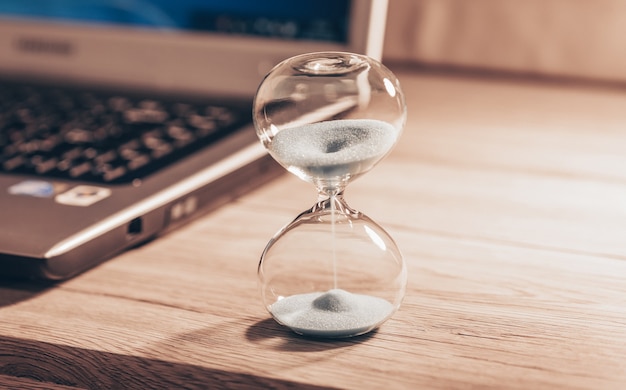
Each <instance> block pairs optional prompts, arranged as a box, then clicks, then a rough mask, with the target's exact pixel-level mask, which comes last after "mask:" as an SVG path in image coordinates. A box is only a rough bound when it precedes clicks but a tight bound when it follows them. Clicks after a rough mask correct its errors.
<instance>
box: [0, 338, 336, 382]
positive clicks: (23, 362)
mask: <svg viewBox="0 0 626 390" xmlns="http://www.w3.org/2000/svg"><path fill="white" fill-rule="evenodd" d="M0 351H2V353H0V387H2V388H7V387H8V388H11V387H13V388H15V387H16V386H17V385H18V384H23V383H24V381H25V380H30V382H37V383H40V384H41V387H37V388H44V387H46V388H47V386H50V385H56V386H59V385H63V386H72V387H81V388H88V389H111V388H132V389H157V388H158V389H167V388H185V389H216V388H219V389H268V388H278V389H296V388H297V389H327V388H328V387H321V386H314V385H308V384H304V383H296V382H291V381H286V380H279V379H273V378H267V377H262V376H255V375H250V374H244V373H237V372H231V371H225V370H219V369H215V368H207V367H201V366H197V365H191V364H183V363H177V362H168V361H164V360H159V359H151V358H145V357H139V356H127V355H122V354H117V353H110V352H102V351H94V350H89V349H84V348H76V347H70V346H66V345H59V344H53V343H45V342H38V341H32V340H24V339H18V338H10V337H9V338H6V337H3V338H1V339H0Z"/></svg>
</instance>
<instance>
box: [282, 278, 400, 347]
mask: <svg viewBox="0 0 626 390" xmlns="http://www.w3.org/2000/svg"><path fill="white" fill-rule="evenodd" d="M270 311H271V313H272V315H273V316H274V318H275V319H276V320H277V321H278V322H280V323H281V324H283V325H285V326H287V327H289V328H291V329H292V330H293V331H294V332H296V333H299V334H302V335H307V336H316V337H349V336H356V335H359V334H363V333H366V332H369V331H370V330H372V329H374V328H375V327H376V326H378V325H380V324H381V323H382V322H383V321H384V320H385V319H387V317H389V316H390V315H391V313H392V312H393V305H392V304H391V303H389V302H388V301H386V300H384V299H382V298H378V297H373V296H369V295H362V294H352V293H349V292H347V291H345V290H341V289H334V290H329V291H327V292H325V293H319V292H318V293H310V294H296V295H292V296H289V297H285V298H283V299H281V300H279V301H277V302H275V303H274V304H272V306H271V307H270Z"/></svg>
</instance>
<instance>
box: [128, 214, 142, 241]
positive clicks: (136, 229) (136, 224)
mask: <svg viewBox="0 0 626 390" xmlns="http://www.w3.org/2000/svg"><path fill="white" fill-rule="evenodd" d="M142 230H143V222H142V220H141V217H137V218H135V219H133V220H132V221H130V223H129V224H128V228H127V230H126V233H127V234H128V236H129V238H130V237H133V236H136V235H137V234H139V233H141V231H142Z"/></svg>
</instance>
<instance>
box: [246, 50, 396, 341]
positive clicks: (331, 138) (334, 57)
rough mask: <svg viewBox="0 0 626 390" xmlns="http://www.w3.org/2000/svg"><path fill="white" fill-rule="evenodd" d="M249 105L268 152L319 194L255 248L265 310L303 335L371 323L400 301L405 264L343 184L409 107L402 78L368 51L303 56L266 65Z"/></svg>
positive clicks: (341, 333)
mask: <svg viewBox="0 0 626 390" xmlns="http://www.w3.org/2000/svg"><path fill="white" fill-rule="evenodd" d="M253 113H254V124H255V128H256V132H257V135H258V136H259V139H260V140H261V142H262V143H263V145H264V146H265V148H266V149H267V150H268V152H269V153H270V155H271V156H272V157H273V158H274V159H275V160H276V161H277V162H278V163H280V164H281V165H282V166H283V167H285V168H286V169H287V170H288V171H289V172H292V173H293V174H295V175H296V176H298V177H299V178H301V179H303V180H305V181H307V182H309V183H311V184H313V185H314V186H315V187H316V188H317V192H318V201H317V203H315V204H314V205H313V207H311V208H310V209H309V210H306V211H304V212H302V213H301V214H300V215H298V216H297V217H296V218H295V220H293V221H292V222H291V223H289V224H288V225H286V226H285V227H283V228H282V229H281V230H280V231H278V233H276V234H275V235H274V237H273V238H272V239H271V240H270V241H269V243H268V244H267V246H266V248H265V250H264V251H263V253H262V255H261V260H260V263H259V268H258V276H259V282H260V289H261V295H262V298H263V302H264V304H265V307H266V309H267V310H268V311H269V313H270V314H271V315H272V317H273V318H274V319H275V320H276V321H277V322H278V323H280V324H282V325H284V326H286V327H288V328H290V329H291V330H293V331H294V332H296V333H298V334H301V335H305V336H314V337H330V338H338V337H351V336H356V335H360V334H364V333H367V332H369V331H371V330H373V329H376V328H377V327H378V326H380V325H381V324H382V323H383V322H384V321H386V320H387V319H388V318H389V317H391V315H392V314H393V313H394V312H395V311H396V310H397V309H398V308H399V306H400V302H401V301H402V298H403V296H404V291H405V286H406V267H405V264H404V260H403V258H402V255H401V253H400V250H399V249H398V247H397V245H396V243H395V242H394V240H393V239H392V238H391V236H390V235H389V234H388V233H387V232H386V231H385V230H384V229H383V228H382V227H380V226H379V225H378V224H377V223H376V222H374V221H373V220H372V219H370V218H369V217H367V216H366V215H365V214H363V213H361V212H359V211H356V210H354V209H352V208H350V207H349V206H348V205H347V204H346V202H345V200H344V190H345V189H346V186H347V185H348V184H350V183H351V182H352V181H353V180H354V179H356V178H357V177H359V176H361V175H363V174H364V173H366V172H368V171H369V170H370V169H372V168H373V167H374V165H376V163H378V162H379V161H380V160H381V159H382V158H383V157H384V156H385V155H387V154H388V153H389V151H390V150H391V149H392V147H393V146H394V144H395V143H396V141H397V140H398V137H399V136H400V133H401V132H402V128H403V127H404V123H405V120H406V106H405V103H404V96H403V94H402V92H401V90H400V85H399V82H398V80H397V79H396V77H395V76H394V75H393V73H392V72H391V71H390V70H389V69H387V68H386V67H385V66H384V65H382V64H381V63H380V62H378V61H376V60H373V59H371V58H369V57H367V56H363V55H358V54H352V53H341V52H326V53H310V54H304V55H299V56H296V57H292V58H290V59H287V60H285V61H283V62H281V63H280V64H278V65H277V66H276V67H274V68H273V69H272V70H271V71H270V73H268V75H267V76H266V77H265V79H264V80H263V82H262V83H261V85H260V86H259V89H258V91H257V94H256V96H255V100H254V111H253ZM381 185H384V183H381Z"/></svg>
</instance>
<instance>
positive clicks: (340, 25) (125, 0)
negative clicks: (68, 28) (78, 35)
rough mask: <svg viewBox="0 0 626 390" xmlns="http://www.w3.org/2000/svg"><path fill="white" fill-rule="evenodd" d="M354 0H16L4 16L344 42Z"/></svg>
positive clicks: (0, 6) (5, 6)
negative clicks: (352, 0) (310, 0)
mask: <svg viewBox="0 0 626 390" xmlns="http://www.w3.org/2000/svg"><path fill="white" fill-rule="evenodd" d="M349 14H350V0H317V1H315V2H294V1H292V0H264V1H258V0H230V1H223V0H175V1H173V0H29V1H27V2H26V1H23V0H13V1H3V2H0V15H2V16H3V17H6V18H18V19H24V18H27V19H32V18H35V19H44V20H47V21H54V22H60V23H65V24H67V23H74V24H76V23H78V24H83V25H84V24H96V25H118V26H125V27H137V28H141V29H165V30H175V31H192V32H211V33H215V34H228V35H244V36H262V37H271V38H278V39H304V40H312V41H325V42H336V43H346V42H347V39H348V28H349V26H348V23H349Z"/></svg>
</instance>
